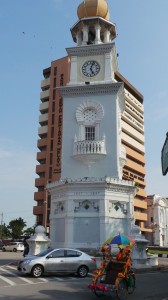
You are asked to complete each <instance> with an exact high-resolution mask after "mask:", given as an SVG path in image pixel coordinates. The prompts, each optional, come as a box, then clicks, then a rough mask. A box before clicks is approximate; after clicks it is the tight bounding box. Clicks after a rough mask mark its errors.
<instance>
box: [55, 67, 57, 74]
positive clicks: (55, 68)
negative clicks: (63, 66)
mask: <svg viewBox="0 0 168 300" xmlns="http://www.w3.org/2000/svg"><path fill="white" fill-rule="evenodd" d="M56 75H57V67H55V68H54V76H56Z"/></svg>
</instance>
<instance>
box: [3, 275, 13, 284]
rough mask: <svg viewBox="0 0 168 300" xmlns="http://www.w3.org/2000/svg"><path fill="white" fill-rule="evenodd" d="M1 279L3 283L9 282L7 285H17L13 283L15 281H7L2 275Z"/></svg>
mask: <svg viewBox="0 0 168 300" xmlns="http://www.w3.org/2000/svg"><path fill="white" fill-rule="evenodd" d="M0 279H2V280H3V281H5V282H7V283H8V284H10V285H16V283H15V282H13V281H12V280H10V279H7V278H6V277H4V276H1V275H0Z"/></svg>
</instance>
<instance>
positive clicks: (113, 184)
mask: <svg viewBox="0 0 168 300" xmlns="http://www.w3.org/2000/svg"><path fill="white" fill-rule="evenodd" d="M88 184H89V185H91V184H93V185H94V184H100V185H101V184H104V185H105V186H106V188H107V189H108V190H110V189H111V188H117V186H120V187H121V186H123V187H124V188H134V186H135V184H134V182H133V181H129V180H122V179H117V178H111V177H84V178H77V179H71V178H65V179H63V178H62V179H60V180H59V181H54V182H51V183H48V184H47V189H54V188H56V187H63V186H64V187H65V186H68V185H71V186H72V185H88Z"/></svg>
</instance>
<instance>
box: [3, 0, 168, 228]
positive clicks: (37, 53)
mask: <svg viewBox="0 0 168 300" xmlns="http://www.w3.org/2000/svg"><path fill="white" fill-rule="evenodd" d="M81 2H82V0H0V67H1V70H0V103H1V116H0V199H1V200H0V219H1V214H2V212H3V218H4V222H5V223H8V222H9V221H10V220H11V219H14V218H18V217H22V218H23V219H24V220H25V221H26V222H27V225H28V226H32V225H33V224H34V222H35V218H34V216H33V214H32V208H33V205H34V204H35V203H34V201H33V194H34V192H35V191H36V189H35V187H34V179H35V177H36V174H35V166H36V152H37V147H36V144H37V139H38V134H37V132H38V126H39V125H38V117H39V104H40V100H39V98H40V83H41V80H42V78H43V77H42V71H43V69H44V68H47V67H49V66H50V63H51V61H53V60H55V59H58V58H60V57H63V56H66V50H65V48H66V47H70V46H73V45H75V44H74V43H73V41H72V38H71V33H70V27H72V26H73V25H74V24H75V23H76V21H77V14H76V12H77V6H78V5H79V4H80V3H81ZM107 2H108V4H109V9H110V16H111V18H110V21H111V22H114V23H116V25H117V32H118V36H117V38H116V40H115V43H116V46H117V50H118V53H119V72H120V73H121V74H122V75H123V76H124V77H126V79H127V80H128V81H129V82H130V83H131V84H133V85H134V86H135V87H136V88H137V89H138V90H139V91H140V92H141V93H142V94H143V95H144V107H145V147H146V172H147V176H146V180H147V193H148V194H159V195H161V196H164V197H168V184H167V183H168V177H167V176H168V175H167V176H162V170H161V149H162V147H163V144H164V141H165V138H166V132H167V131H168V126H167V125H168V124H167V123H168V122H167V120H168V74H167V70H168V59H167V55H168V39H167V29H168V18H167V12H168V1H167V0H160V1H158V0H141V1H138V0H127V1H125V0H108V1H107Z"/></svg>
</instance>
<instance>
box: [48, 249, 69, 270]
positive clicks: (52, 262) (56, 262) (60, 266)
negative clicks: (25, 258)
mask: <svg viewBox="0 0 168 300" xmlns="http://www.w3.org/2000/svg"><path fill="white" fill-rule="evenodd" d="M64 258H65V251H64V249H56V250H54V251H53V252H51V253H50V254H49V255H47V256H46V258H45V267H44V268H45V270H46V272H62V271H63V270H64Z"/></svg>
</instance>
